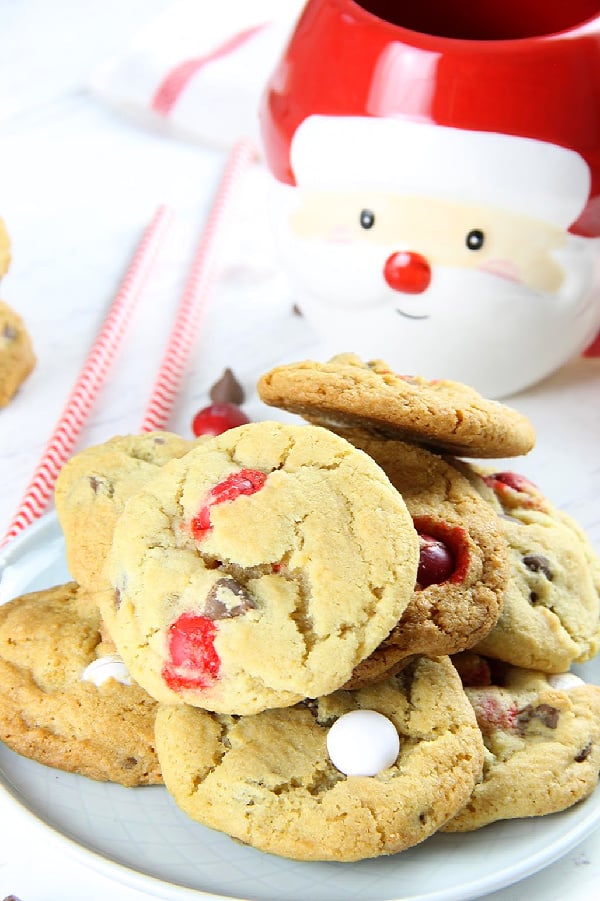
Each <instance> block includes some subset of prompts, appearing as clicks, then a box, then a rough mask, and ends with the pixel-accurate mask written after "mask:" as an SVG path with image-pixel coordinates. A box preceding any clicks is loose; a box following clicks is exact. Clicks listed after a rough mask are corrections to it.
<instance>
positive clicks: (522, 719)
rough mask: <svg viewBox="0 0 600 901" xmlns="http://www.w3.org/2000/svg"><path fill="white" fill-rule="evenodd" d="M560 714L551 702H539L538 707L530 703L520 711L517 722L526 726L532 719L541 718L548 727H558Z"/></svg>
mask: <svg viewBox="0 0 600 901" xmlns="http://www.w3.org/2000/svg"><path fill="white" fill-rule="evenodd" d="M559 715H560V714H559V711H558V710H557V709H556V707H552V706H551V705H550V704H538V705H537V707H534V706H533V704H528V705H527V707H524V708H523V709H522V710H520V711H519V713H518V716H517V722H518V723H519V725H520V726H524V725H526V724H527V723H529V722H531V720H539V721H540V722H541V723H542V724H543V725H544V726H546V727H547V728H548V729H556V727H557V726H558V717H559Z"/></svg>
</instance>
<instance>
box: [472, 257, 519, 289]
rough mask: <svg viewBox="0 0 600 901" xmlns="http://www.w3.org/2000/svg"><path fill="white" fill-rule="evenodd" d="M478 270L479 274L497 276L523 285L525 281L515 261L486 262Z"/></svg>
mask: <svg viewBox="0 0 600 901" xmlns="http://www.w3.org/2000/svg"><path fill="white" fill-rule="evenodd" d="M477 269H478V270H479V272H487V274H488V275H495V276H497V277H498V278H504V279H506V281H509V282H516V283H517V284H521V282H522V281H523V278H522V276H521V270H520V269H519V267H518V266H517V264H516V263H515V262H514V261H513V260H486V261H485V263H481V265H480V266H478V267H477Z"/></svg>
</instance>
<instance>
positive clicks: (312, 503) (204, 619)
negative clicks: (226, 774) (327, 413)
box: [102, 422, 419, 714]
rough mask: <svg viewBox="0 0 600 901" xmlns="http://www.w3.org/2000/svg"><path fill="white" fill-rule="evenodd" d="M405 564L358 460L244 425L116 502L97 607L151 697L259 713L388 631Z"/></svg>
mask: <svg viewBox="0 0 600 901" xmlns="http://www.w3.org/2000/svg"><path fill="white" fill-rule="evenodd" d="M418 556H419V547H418V539H417V533H416V531H415V529H414V527H413V524H412V520H411V518H410V515H409V513H408V511H407V509H406V505H405V504H404V501H403V500H402V498H401V496H400V495H399V494H398V492H397V491H396V490H395V489H394V488H393V486H392V485H391V484H390V482H389V480H388V478H387V477H386V475H385V474H384V473H383V471H382V470H381V469H380V468H379V467H378V466H377V464H376V463H375V462H374V461H373V460H372V459H370V458H369V457H368V456H367V455H366V454H364V453H363V452H362V451H360V450H357V449H356V448H354V447H353V446H352V445H351V444H349V443H348V442H347V441H345V440H344V439H343V438H340V437H338V436H337V435H334V434H333V433H332V432H329V431H327V430H326V429H321V428H318V427H316V426H308V425H301V426H298V425H287V426H286V425H283V424H282V423H276V422H261V423H251V424H248V425H244V426H240V427H239V428H236V429H230V430H229V431H227V432H225V433H223V434H222V435H220V436H218V437H215V438H210V439H207V440H206V441H205V442H204V443H203V444H202V445H200V446H199V447H197V448H195V449H194V450H192V451H190V452H189V453H188V454H186V456H185V457H183V458H182V459H181V460H174V461H172V462H171V463H168V464H167V465H166V466H165V467H163V468H162V469H161V470H160V472H159V473H158V475H157V476H155V477H154V478H153V479H152V480H151V481H150V482H148V483H147V484H146V485H145V486H143V487H142V489H141V490H140V491H139V492H138V493H137V494H136V495H135V496H134V497H132V498H131V499H130V500H129V502H128V503H127V505H126V507H125V510H124V511H123V513H122V514H121V516H120V518H119V520H118V522H117V525H116V527H115V532H114V539H113V544H112V547H111V550H110V552H109V555H108V565H107V570H106V574H107V577H108V580H109V581H110V584H111V585H112V588H113V593H112V594H111V597H110V599H106V601H105V602H104V603H103V606H102V610H103V614H104V617H105V620H106V623H107V626H108V629H109V633H110V634H111V635H112V637H113V639H114V641H115V643H116V645H117V648H118V650H119V653H120V654H121V656H122V657H123V659H124V660H125V662H126V663H127V665H128V667H129V668H130V670H131V673H132V675H133V676H134V678H135V679H136V680H137V681H138V682H139V683H140V684H141V685H142V686H143V687H144V688H146V690H147V691H148V692H149V693H150V694H151V695H152V696H153V697H155V698H156V699H157V700H159V701H164V702H167V703H176V702H179V703H183V702H186V703H189V704H192V705H195V706H200V707H205V708H206V709H209V710H214V711H217V712H219V713H235V714H250V713H258V712H260V711H261V710H264V709H267V708H270V707H285V706H290V705H292V704H295V703H297V702H298V701H299V700H301V699H303V698H305V697H318V696H319V695H322V694H328V693H330V692H331V691H334V690H335V689H337V688H340V687H341V686H342V685H343V684H344V683H345V682H346V681H347V680H348V679H349V678H350V676H351V674H352V671H353V669H354V667H355V666H356V665H357V664H358V663H359V662H360V661H361V660H363V659H364V658H365V657H367V656H368V655H369V654H370V653H371V652H372V651H373V650H374V649H375V648H376V647H377V645H379V644H380V642H381V641H382V639H383V638H384V637H385V636H386V635H387V634H388V632H389V631H390V629H391V628H392V627H393V626H394V625H395V624H396V622H397V621H398V619H399V617H400V615H401V614H402V611H403V610H404V608H405V607H406V605H407V604H408V602H409V600H410V598H411V596H412V591H413V588H414V584H415V578H416V572H417V564H418Z"/></svg>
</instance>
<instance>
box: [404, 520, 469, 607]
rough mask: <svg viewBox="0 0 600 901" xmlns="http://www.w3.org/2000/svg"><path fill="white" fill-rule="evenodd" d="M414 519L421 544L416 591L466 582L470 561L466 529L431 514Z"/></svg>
mask: <svg viewBox="0 0 600 901" xmlns="http://www.w3.org/2000/svg"><path fill="white" fill-rule="evenodd" d="M413 522H414V526H415V529H416V530H417V532H418V535H419V545H420V552H419V566H418V569H417V584H416V586H415V588H416V590H417V591H419V590H420V589H423V588H427V587H428V586H429V585H437V584H439V583H440V582H447V581H448V580H449V581H451V582H454V583H457V582H462V581H463V579H464V578H465V576H466V574H467V571H468V568H469V561H470V553H469V545H468V541H467V536H466V533H465V530H464V529H463V528H461V527H460V526H451V525H448V523H445V522H439V521H438V520H436V519H434V518H433V517H430V516H416V517H414V520H413Z"/></svg>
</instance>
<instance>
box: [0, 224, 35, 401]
mask: <svg viewBox="0 0 600 901" xmlns="http://www.w3.org/2000/svg"><path fill="white" fill-rule="evenodd" d="M0 241H1V235H0ZM1 265H2V248H1V246H0V268H1ZM35 363H36V359H35V354H34V352H33V346H32V343H31V338H30V336H29V332H28V331H27V328H26V326H25V323H24V322H23V319H22V318H21V317H20V316H19V315H18V313H16V312H15V310H13V309H12V308H11V307H9V306H8V304H6V303H3V302H2V301H1V300H0V407H5V406H6V405H7V404H8V403H9V401H10V400H12V398H13V397H14V395H15V394H16V392H17V390H18V389H19V388H20V386H21V385H22V384H23V382H24V381H25V379H26V378H27V376H28V375H29V374H30V373H31V371H32V370H33V368H34V367H35Z"/></svg>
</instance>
